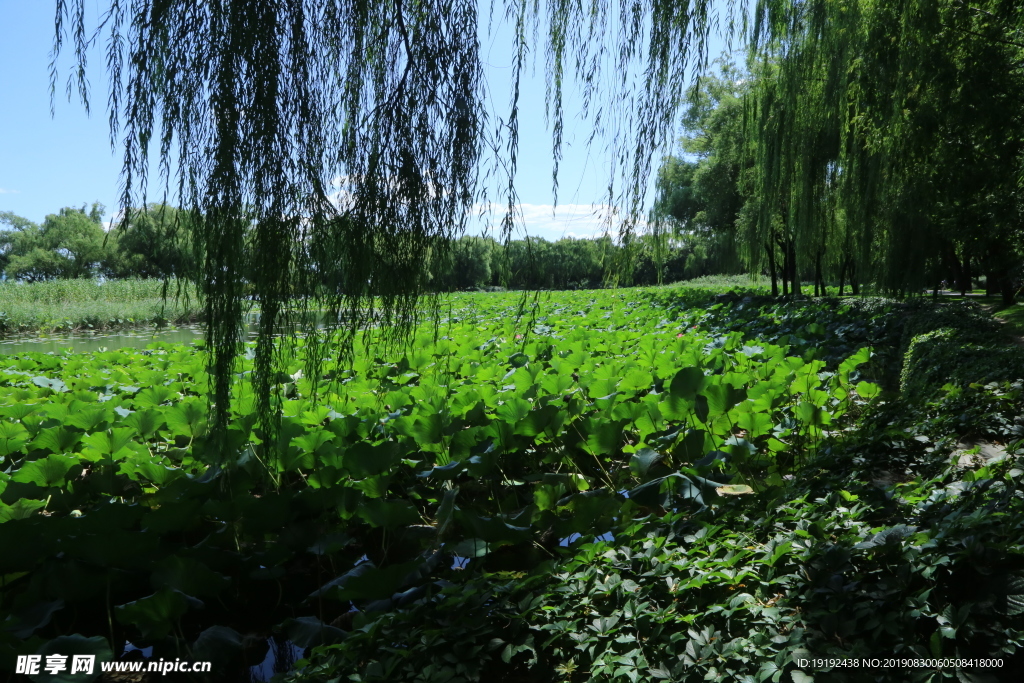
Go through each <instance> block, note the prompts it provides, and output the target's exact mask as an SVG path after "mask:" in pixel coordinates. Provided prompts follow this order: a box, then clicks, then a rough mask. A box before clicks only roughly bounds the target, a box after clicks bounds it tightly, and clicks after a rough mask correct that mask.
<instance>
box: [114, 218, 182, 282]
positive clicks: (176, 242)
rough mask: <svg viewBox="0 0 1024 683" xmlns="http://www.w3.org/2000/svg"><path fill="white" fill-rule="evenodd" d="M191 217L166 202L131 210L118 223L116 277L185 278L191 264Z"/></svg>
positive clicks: (115, 234)
mask: <svg viewBox="0 0 1024 683" xmlns="http://www.w3.org/2000/svg"><path fill="white" fill-rule="evenodd" d="M189 221H190V216H189V213H188V212H187V211H183V210H181V209H178V208H176V207H173V206H169V205H166V204H150V205H148V206H147V207H145V208H143V209H139V210H137V211H132V212H130V213H129V214H128V216H127V217H126V218H125V219H124V220H122V221H121V222H120V223H118V225H117V227H116V230H115V232H113V233H112V237H113V238H114V239H115V245H114V246H115V247H116V248H115V249H113V250H112V251H113V252H115V254H112V256H115V255H116V258H114V259H112V261H111V263H112V265H113V270H115V275H116V276H119V277H127V276H135V277H155V278H169V277H184V276H185V275H186V274H187V273H188V272H190V271H191V269H192V268H193V266H194V257H193V254H192V247H191V241H190V240H189V234H190V230H191V228H190V222H189Z"/></svg>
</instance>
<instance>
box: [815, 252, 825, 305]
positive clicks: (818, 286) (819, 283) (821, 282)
mask: <svg viewBox="0 0 1024 683" xmlns="http://www.w3.org/2000/svg"><path fill="white" fill-rule="evenodd" d="M824 254H825V250H824V249H821V250H819V251H818V255H817V257H816V258H815V259H814V296H825V279H824V277H823V276H822V274H821V258H822V256H824ZM819 292H820V293H819Z"/></svg>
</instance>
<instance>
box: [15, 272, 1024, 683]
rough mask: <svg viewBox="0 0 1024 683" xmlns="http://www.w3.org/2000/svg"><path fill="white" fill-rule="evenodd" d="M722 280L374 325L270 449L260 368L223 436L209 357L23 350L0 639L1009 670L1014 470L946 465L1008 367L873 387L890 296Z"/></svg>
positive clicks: (504, 300)
mask: <svg viewBox="0 0 1024 683" xmlns="http://www.w3.org/2000/svg"><path fill="white" fill-rule="evenodd" d="M709 296H710V293H709V292H707V291H704V292H701V291H699V290H694V289H692V288H690V289H688V288H673V289H660V290H650V291H645V290H634V291H632V292H630V293H622V292H613V291H607V290H605V291H598V292H578V293H573V294H569V293H561V294H551V295H544V296H543V297H541V299H540V300H539V301H538V302H537V305H536V307H535V308H534V309H533V310H532V311H529V312H528V315H527V317H526V318H520V317H518V316H517V313H516V311H517V308H518V307H519V305H520V300H519V299H518V297H516V296H514V295H501V294H488V295H460V296H458V297H456V298H453V299H452V300H451V307H450V309H449V310H450V314H449V317H448V318H447V319H446V320H445V321H444V323H443V325H442V326H441V327H440V328H439V329H438V330H437V332H436V334H435V333H434V331H433V330H432V329H430V328H429V327H428V328H426V329H423V330H421V331H420V332H418V334H417V338H416V343H415V344H414V345H413V346H412V347H411V348H410V349H409V350H407V351H405V352H398V353H387V354H386V353H385V352H384V351H383V350H381V349H380V347H379V346H377V345H376V344H375V343H374V340H373V339H372V338H371V337H369V336H364V337H361V338H360V340H359V351H360V352H359V354H358V355H357V356H356V359H355V361H354V363H355V364H354V366H353V367H346V366H345V365H343V364H337V365H334V364H329V365H326V366H324V367H323V373H322V374H321V375H319V376H317V377H308V376H305V375H304V368H305V363H304V362H303V359H302V358H301V356H300V355H295V356H291V357H290V359H289V361H288V365H287V371H286V372H282V373H281V374H280V375H278V376H276V377H275V383H276V385H277V387H278V389H279V391H280V392H281V393H282V396H283V397H284V404H283V406H284V417H283V423H282V426H281V428H280V431H279V432H278V433H277V434H276V435H275V436H274V437H273V438H276V439H277V444H276V446H277V447H276V448H269V447H268V446H269V445H270V444H268V443H267V439H268V438H270V436H269V435H268V433H267V432H265V431H263V430H262V429H261V428H260V427H259V425H258V423H257V422H256V420H255V414H254V397H253V393H252V390H251V388H250V387H249V386H248V385H247V384H246V383H243V384H240V385H239V386H238V388H237V389H236V391H235V392H234V394H233V396H232V402H231V405H230V412H231V418H232V419H231V421H230V423H229V425H230V426H229V431H228V437H227V439H226V440H223V441H219V442H217V441H213V440H211V438H210V423H209V414H208V413H207V411H206V410H205V408H204V401H203V397H204V396H205V395H206V393H207V392H208V391H209V389H210V378H209V375H208V374H207V371H206V367H207V365H206V359H205V358H204V357H203V355H204V354H203V352H202V351H201V350H200V352H197V350H196V349H193V348H187V347H174V346H162V345H159V344H155V345H153V346H151V347H150V348H149V349H148V350H144V351H129V350H122V351H109V352H104V353H97V354H92V355H82V354H75V353H72V352H68V353H63V354H30V353H29V354H21V355H18V356H9V357H5V358H4V359H3V360H4V367H3V369H2V371H0V380H2V382H0V383H2V391H3V392H6V395H7V398H6V399H5V400H4V402H3V403H4V407H2V408H0V414H2V415H3V418H2V420H0V439H2V440H0V450H2V453H3V458H4V461H3V464H4V470H5V471H4V473H3V474H0V488H2V489H3V490H2V491H0V503H2V505H0V516H2V518H3V519H4V520H5V521H3V522H0V543H2V545H3V546H4V547H5V548H18V549H19V550H18V552H15V553H5V554H3V555H2V556H0V577H2V587H0V605H2V606H3V608H4V609H5V610H7V611H9V612H10V614H11V616H10V617H9V618H8V620H7V621H5V622H4V626H3V629H2V630H0V648H2V657H3V660H2V661H3V662H4V665H5V666H6V665H7V664H8V663H9V661H10V658H11V657H12V656H13V655H14V654H15V653H22V652H24V651H26V650H37V649H38V650H39V651H50V650H53V649H54V648H56V647H58V646H62V647H63V646H68V641H67V640H66V638H67V636H68V634H77V635H76V636H74V637H72V640H74V645H75V646H76V647H82V648H92V651H95V652H98V653H99V654H101V656H102V657H107V658H110V657H121V656H123V653H122V650H123V648H124V645H125V642H126V641H128V642H131V643H132V644H133V645H135V646H138V647H153V648H154V649H153V651H152V656H154V657H159V656H163V657H167V658H171V659H173V658H174V657H181V656H187V655H191V656H193V657H195V658H196V659H211V660H213V661H215V663H216V664H215V665H216V667H217V669H216V675H217V676H218V677H220V678H221V679H224V677H227V676H235V675H244V674H242V673H238V674H232V673H230V672H232V671H238V672H244V670H245V666H247V665H249V664H254V663H257V662H259V661H260V660H261V659H262V658H263V657H264V655H265V653H266V651H267V647H268V644H267V643H268V641H267V640H266V638H267V637H268V636H271V635H272V634H273V633H276V634H277V635H276V636H274V638H276V639H277V641H275V642H278V643H284V641H286V640H288V641H290V642H291V643H293V644H295V645H297V646H298V647H301V648H310V647H313V646H316V645H325V646H326V647H325V648H324V649H320V650H316V651H310V652H309V653H308V654H309V656H310V659H309V660H307V661H306V662H302V663H300V666H301V667H302V668H300V669H299V671H298V672H296V673H295V674H294V676H295V677H298V678H306V679H308V680H324V679H328V678H331V677H332V676H336V675H339V674H344V675H345V676H355V678H354V679H351V680H381V681H383V680H389V681H392V680H409V681H412V680H424V681H458V680H479V679H480V678H481V677H485V678H488V679H494V680H507V681H511V680H523V679H528V680H539V681H545V680H550V681H556V680H616V679H618V678H622V679H624V680H632V681H636V680H648V679H651V678H652V677H653V678H659V677H660V678H665V679H671V680H705V678H706V677H709V676H710V677H728V678H734V679H737V680H741V679H742V677H743V676H751V677H754V678H753V679H752V680H780V679H781V678H780V677H781V676H782V675H783V673H785V674H786V676H789V675H790V673H789V672H794V669H795V665H794V663H793V659H794V657H798V656H799V653H800V652H804V651H807V652H811V653H815V654H816V655H821V656H858V657H859V656H869V655H870V656H884V655H890V654H891V655H898V656H906V657H911V656H914V657H927V656H953V655H956V656H963V657H967V656H978V657H1002V658H1003V659H1004V665H1005V666H1006V667H1008V668H1012V667H1019V662H1018V659H1017V658H1016V653H1017V651H1018V650H1017V648H1018V647H1019V645H1020V641H1021V638H1022V634H1024V623H1021V616H1020V613H1021V609H1020V600H1021V598H1020V596H1019V594H1020V593H1022V592H1024V591H1022V590H1021V589H1020V586H1019V584H1020V583H1021V578H1020V576H1019V572H1020V571H1021V569H1022V567H1021V566H1019V565H1020V557H1021V548H1020V547H1019V543H1020V538H1021V534H1020V529H1019V528H1018V527H1019V523H1020V522H1019V520H1020V514H1019V513H1020V512H1021V510H1020V509H1019V507H1020V500H1021V498H1020V496H1018V495H1017V493H1018V488H1019V486H1018V485H1019V483H1020V481H1021V479H1020V470H1019V469H1015V468H1014V466H1013V465H1014V463H1015V462H1016V460H1015V458H1014V457H1009V458H1006V460H1005V461H1004V462H1002V463H996V462H989V463H987V464H985V465H984V467H981V468H980V469H978V468H968V469H963V468H962V467H960V466H959V462H960V460H959V459H958V458H957V457H956V456H953V460H951V459H950V458H951V452H952V449H953V448H955V447H956V440H957V437H958V435H961V434H963V433H964V428H963V426H962V425H963V422H962V420H959V421H958V419H957V416H959V415H960V414H961V413H963V412H964V410H965V408H964V406H965V405H966V406H973V407H972V408H968V410H973V411H975V412H978V413H979V416H978V417H977V418H975V417H966V418H964V419H967V420H968V422H969V423H970V424H971V425H972V426H971V436H973V437H975V438H980V437H987V438H991V439H993V440H998V441H999V442H1001V443H1004V444H1006V443H1008V442H1010V441H1015V440H1016V439H1017V438H1018V436H1019V435H1018V432H1019V430H1020V427H1019V425H1017V424H1016V423H1015V422H1014V420H1013V416H1014V415H1016V414H1019V411H1020V410H1021V408H1022V407H1024V406H1022V404H1021V393H1022V392H1021V389H1020V388H1019V386H1016V385H1014V386H1010V385H1005V386H996V385H992V386H989V387H982V386H968V385H958V386H954V385H949V386H948V387H945V388H937V389H936V392H935V393H933V394H931V395H930V398H929V399H928V400H927V401H925V402H921V401H919V402H917V403H916V404H904V403H902V402H901V401H900V400H899V399H898V398H897V396H896V394H894V393H890V394H883V393H880V388H879V385H878V383H877V382H882V383H883V385H885V380H886V375H887V374H888V373H889V372H890V369H891V355H892V352H891V351H886V350H885V346H886V345H893V344H895V345H896V346H898V345H899V344H900V343H901V342H900V341H899V340H900V339H901V331H902V330H900V325H901V322H903V321H905V320H906V318H907V316H906V315H905V314H906V311H904V310H901V309H900V307H899V305H898V304H896V303H892V302H888V303H887V302H879V303H877V304H875V305H873V306H872V305H868V304H862V305H854V306H845V307H836V306H831V309H832V310H833V312H832V314H831V317H829V316H826V315H823V312H824V311H826V310H828V309H829V308H830V304H827V303H823V304H822V305H821V307H820V308H817V309H815V308H811V309H809V310H808V311H805V312H801V311H800V310H798V308H797V307H796V306H794V305H792V304H778V303H776V302H774V301H773V300H768V299H757V298H756V297H748V296H742V295H727V296H723V297H719V299H718V300H717V301H715V302H711V303H708V304H705V305H698V303H699V302H700V301H701V300H704V301H707V299H708V297H709ZM769 309H770V310H769ZM772 316H774V318H772ZM765 319H767V320H768V322H763V323H762V327H760V328H757V327H753V328H749V329H744V325H745V324H749V323H750V322H752V321H761V320H765ZM773 320H774V322H773ZM731 328H735V329H731ZM921 329H923V328H921ZM914 331H915V332H916V331H917V330H916V329H915V330H914ZM759 336H768V337H770V338H768V339H763V338H759ZM862 342H870V343H874V344H877V345H878V349H877V351H876V352H872V351H871V350H870V349H869V348H867V347H866V346H862V345H861V344H862ZM298 348H299V349H301V348H302V347H301V345H300V346H299V347H298ZM840 349H841V350H840ZM251 362H252V360H251V358H245V359H242V360H240V361H239V364H238V366H237V368H236V370H237V371H238V372H240V373H241V374H242V376H243V377H245V376H248V370H249V368H250V367H251ZM867 377H870V378H874V379H875V380H877V382H872V381H867V380H866V379H865V378H867ZM889 383H890V385H891V384H892V380H891V379H889ZM314 395H317V396H319V402H317V403H314V402H313V400H312V399H313V396H314ZM872 400H873V402H872ZM915 406H916V407H915ZM981 414H984V416H985V419H981ZM972 415H973V413H972ZM1013 448H1014V447H1013V446H1012V445H1010V446H1008V447H1007V450H1008V452H1009V453H1013ZM951 462H953V463H954V464H953V465H951V464H950V463H951ZM978 575H984V576H988V577H991V580H989V581H988V582H986V583H982V582H979V581H978V580H977V579H976V578H973V577H977V576H978ZM61 636H64V637H65V640H62V641H56V640H55V639H56V638H58V637H61ZM76 638H77V640H75V639H76ZM1015 670H1016V669H1015ZM795 673H799V672H795ZM804 673H806V674H808V675H811V674H812V673H816V672H810V671H807V672H804ZM846 673H847V672H845V671H843V670H841V669H836V670H833V671H832V672H831V673H830V674H828V675H829V676H831V677H832V678H835V679H836V680H863V679H862V678H857V677H856V676H852V674H850V676H852V677H849V678H846V679H844V678H843V675H844V674H846ZM905 673H906V677H905V678H904V679H905V680H916V679H915V678H914V677H915V676H917V677H918V678H920V679H921V680H925V679H927V677H928V676H932V677H935V676H939V673H937V672H936V671H934V670H931V671H907V672H905ZM945 673H946V674H948V675H952V674H953V672H952V670H948V671H946V672H945ZM794 675H795V674H794ZM970 675H974V674H970ZM972 680H984V679H983V678H977V679H972Z"/></svg>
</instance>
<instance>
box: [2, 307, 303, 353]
mask: <svg viewBox="0 0 1024 683" xmlns="http://www.w3.org/2000/svg"><path fill="white" fill-rule="evenodd" d="M311 315H312V316H313V320H315V321H316V324H317V328H322V327H323V325H322V320H321V316H320V315H318V314H311ZM259 320H260V314H259V313H249V314H247V315H246V316H245V323H244V326H245V330H246V334H247V336H248V337H249V340H250V341H251V340H253V339H254V338H255V335H256V325H257V324H258V323H259ZM277 329H278V330H279V332H278V333H277V334H280V335H290V334H294V333H295V331H294V328H293V327H290V326H286V325H280V326H278V328H277ZM203 330H204V328H203V326H202V325H182V326H181V327H164V328H161V329H155V328H149V329H138V330H118V331H115V332H81V331H80V332H73V333H66V334H47V335H22V336H12V337H6V338H0V355H4V354H14V353H23V352H25V351H35V352H39V353H47V352H54V353H57V352H61V351H64V350H65V349H68V348H72V349H74V350H75V351H78V352H81V353H89V352H93V351H103V350H110V351H112V350H114V349H121V348H125V347H127V348H131V349H144V348H146V347H147V346H149V345H150V344H152V343H153V342H164V343H168V344H191V343H192V342H194V341H196V340H200V339H202V338H203Z"/></svg>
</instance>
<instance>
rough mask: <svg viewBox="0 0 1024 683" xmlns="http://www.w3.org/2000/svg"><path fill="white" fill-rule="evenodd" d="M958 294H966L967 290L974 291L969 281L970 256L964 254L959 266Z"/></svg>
mask: <svg viewBox="0 0 1024 683" xmlns="http://www.w3.org/2000/svg"><path fill="white" fill-rule="evenodd" d="M959 289H960V296H967V293H968V292H971V291H974V287H973V284H972V283H971V257H970V256H968V255H967V254H964V260H963V265H962V266H961V268H960V284H959Z"/></svg>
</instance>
